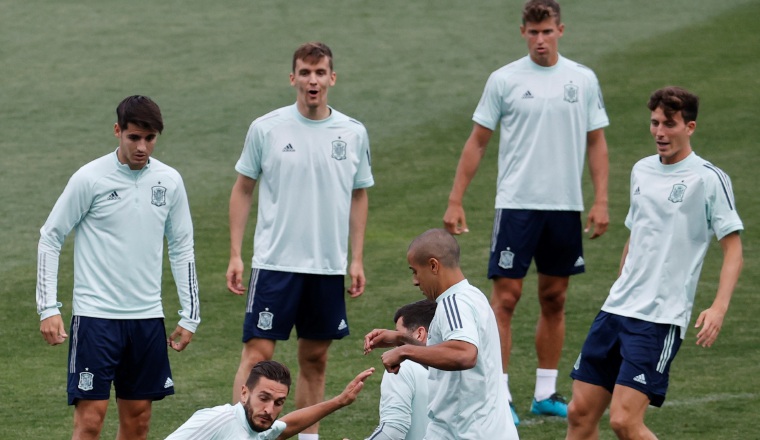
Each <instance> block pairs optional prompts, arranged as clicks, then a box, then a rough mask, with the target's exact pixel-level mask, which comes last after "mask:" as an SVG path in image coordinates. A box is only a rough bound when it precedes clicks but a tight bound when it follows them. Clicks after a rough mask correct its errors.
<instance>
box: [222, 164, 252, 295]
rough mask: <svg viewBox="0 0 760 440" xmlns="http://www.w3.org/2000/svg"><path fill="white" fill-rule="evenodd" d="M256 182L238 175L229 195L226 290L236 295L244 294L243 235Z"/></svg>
mask: <svg viewBox="0 0 760 440" xmlns="http://www.w3.org/2000/svg"><path fill="white" fill-rule="evenodd" d="M254 188H256V181H255V180H254V179H251V178H250V177H247V176H244V175H242V174H238V177H237V180H236V181H235V185H233V186H232V194H231V195H230V264H229V266H228V267H227V289H229V291H230V292H232V293H234V294H236V295H243V294H244V293H245V286H244V285H243V258H242V257H241V255H242V252H241V249H242V246H243V234H244V233H245V224H246V223H247V222H248V214H249V213H250V211H251V201H252V200H253V189H254Z"/></svg>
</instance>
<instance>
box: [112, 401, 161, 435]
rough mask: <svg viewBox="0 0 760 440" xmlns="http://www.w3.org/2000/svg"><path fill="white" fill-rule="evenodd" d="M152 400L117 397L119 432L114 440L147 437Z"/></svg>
mask: <svg viewBox="0 0 760 440" xmlns="http://www.w3.org/2000/svg"><path fill="white" fill-rule="evenodd" d="M152 404H153V402H152V401H150V400H124V399H117V400H116V405H117V406H118V408H119V432H118V433H117V434H116V440H145V439H146V438H148V428H150V416H151V409H152Z"/></svg>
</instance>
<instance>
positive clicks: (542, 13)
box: [522, 0, 562, 24]
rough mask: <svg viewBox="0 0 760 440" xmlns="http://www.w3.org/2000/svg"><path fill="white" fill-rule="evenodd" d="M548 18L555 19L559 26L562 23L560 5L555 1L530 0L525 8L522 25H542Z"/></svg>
mask: <svg viewBox="0 0 760 440" xmlns="http://www.w3.org/2000/svg"><path fill="white" fill-rule="evenodd" d="M547 18H554V20H555V21H556V22H557V24H559V23H562V18H561V17H560V13H559V3H557V2H556V1H555V0H528V1H527V2H526V3H525V6H523V11H522V24H525V23H528V22H530V23H541V22H542V21H544V20H546V19H547Z"/></svg>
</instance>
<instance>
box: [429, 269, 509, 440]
mask: <svg viewBox="0 0 760 440" xmlns="http://www.w3.org/2000/svg"><path fill="white" fill-rule="evenodd" d="M435 301H436V303H438V305H437V307H436V309H435V316H434V317H433V321H432V322H431V323H430V333H429V334H428V342H427V345H429V346H430V345H436V344H440V343H442V342H444V341H451V340H456V341H464V342H467V343H470V344H472V345H474V346H475V347H476V348H477V349H478V360H477V362H476V364H475V366H474V367H473V368H470V369H468V370H461V371H443V370H438V369H436V368H432V367H431V368H430V369H429V371H430V373H429V381H428V390H429V393H430V404H429V405H428V416H429V417H430V423H429V424H428V429H427V433H426V434H425V439H426V440H484V439H488V440H516V439H517V438H518V436H517V429H515V423H514V421H512V416H511V414H510V411H509V403H508V399H507V385H506V383H505V382H504V380H502V378H501V345H500V343H499V328H498V327H497V325H496V317H495V316H494V314H493V310H492V309H491V305H490V304H489V303H488V298H486V296H485V295H483V292H481V291H480V290H478V288H476V287H474V286H471V285H470V283H468V282H467V280H462V281H460V282H459V283H457V284H455V285H453V286H451V287H450V288H449V289H448V290H446V291H445V292H443V293H442V294H441V295H440V296H439V297H438V298H436V300H435Z"/></svg>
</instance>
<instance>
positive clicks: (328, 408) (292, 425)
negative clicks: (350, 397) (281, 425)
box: [278, 396, 346, 439]
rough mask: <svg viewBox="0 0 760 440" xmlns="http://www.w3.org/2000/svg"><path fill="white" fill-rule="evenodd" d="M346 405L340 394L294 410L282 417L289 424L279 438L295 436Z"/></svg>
mask: <svg viewBox="0 0 760 440" xmlns="http://www.w3.org/2000/svg"><path fill="white" fill-rule="evenodd" d="M344 406H346V404H343V403H342V402H341V401H340V399H339V396H336V397H333V398H332V399H330V400H326V401H324V402H321V403H318V404H316V405H312V406H309V407H306V408H301V409H299V410H296V411H293V412H291V413H289V414H287V415H285V416H283V417H281V418H280V420H282V421H283V422H285V424H287V425H288V426H287V427H286V428H285V430H284V431H283V432H282V434H281V435H280V437H278V438H279V439H286V438H289V437H291V436H294V435H296V434H298V433H299V432H301V431H303V430H304V429H306V428H308V427H309V426H311V425H313V424H315V423H317V422H319V421H320V420H322V419H323V418H325V417H326V416H328V415H329V414H331V413H333V412H335V411H337V410H339V409H341V408H343V407H344Z"/></svg>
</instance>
